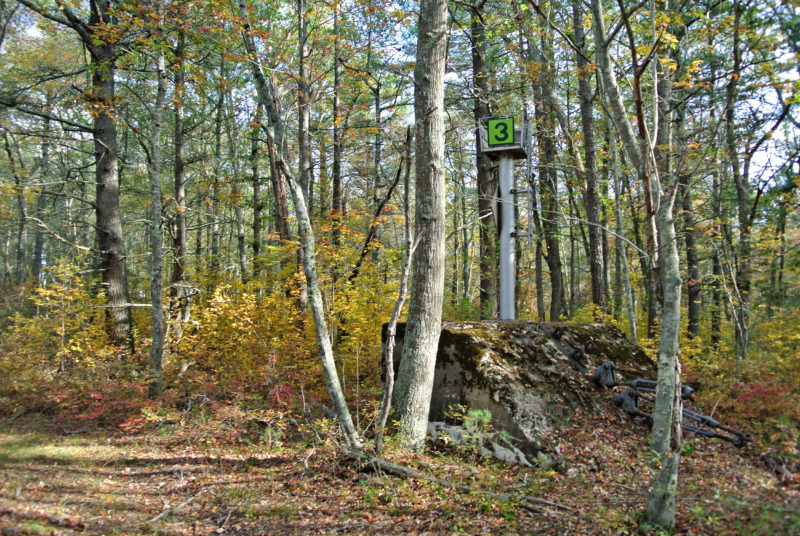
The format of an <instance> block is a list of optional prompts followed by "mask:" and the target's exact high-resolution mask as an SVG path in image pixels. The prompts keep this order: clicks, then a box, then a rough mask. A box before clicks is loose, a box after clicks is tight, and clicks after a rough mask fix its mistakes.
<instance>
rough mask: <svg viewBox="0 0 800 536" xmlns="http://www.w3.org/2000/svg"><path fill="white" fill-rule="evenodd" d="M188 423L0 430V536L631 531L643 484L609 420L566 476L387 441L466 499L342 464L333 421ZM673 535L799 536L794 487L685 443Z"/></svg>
mask: <svg viewBox="0 0 800 536" xmlns="http://www.w3.org/2000/svg"><path fill="white" fill-rule="evenodd" d="M190 415H191V418H189V417H188V416H184V417H182V418H180V419H177V420H176V419H173V420H169V421H163V420H162V421H160V422H159V421H157V420H149V421H141V420H138V421H137V420H133V421H129V422H128V423H126V425H124V426H123V427H122V428H120V427H119V426H115V427H108V426H107V427H105V428H102V427H99V426H97V424H98V423H92V422H88V423H83V426H84V427H83V428H82V429H70V428H68V426H69V423H66V422H63V421H59V420H58V419H56V418H54V417H51V416H50V417H48V416H47V415H41V414H36V413H28V414H25V415H21V416H19V417H18V418H15V419H11V418H5V419H3V421H2V422H3V424H0V534H2V535H4V536H7V535H17V534H192V535H196V534H403V533H405V534H455V533H464V534H634V533H637V528H636V527H637V518H638V516H639V513H640V512H641V510H642V508H643V504H644V501H645V497H646V492H647V487H648V483H649V480H650V476H649V473H648V472H647V469H646V468H647V465H648V463H647V454H646V453H647V442H648V431H647V429H646V428H645V427H644V426H642V425H636V424H633V423H631V422H630V421H629V420H628V419H627V417H623V416H622V415H619V414H616V413H615V412H614V411H613V410H609V412H608V413H606V414H604V415H586V416H584V418H583V419H582V426H581V427H580V428H577V427H576V428H573V429H567V430H561V431H559V432H558V434H557V435H554V436H553V437H552V438H551V440H552V441H553V442H554V444H556V445H558V446H559V449H560V451H561V454H562V456H563V458H564V461H565V468H566V470H565V471H564V472H563V473H560V472H556V471H553V470H541V469H530V468H521V467H517V466H510V465H505V464H501V463H499V462H497V461H494V460H480V459H478V458H477V457H476V456H475V455H474V453H473V452H472V451H471V450H469V449H468V448H464V447H461V448H460V450H448V451H446V452H442V451H437V450H435V449H428V450H426V452H425V453H424V454H410V455H409V454H403V453H401V452H400V451H399V450H398V449H397V448H396V447H395V446H394V445H393V444H392V443H391V441H389V443H388V444H387V447H386V449H385V453H384V454H385V457H386V459H388V460H391V461H392V462H394V463H397V464H401V465H404V466H406V467H410V468H413V469H415V470H416V471H419V472H421V473H424V474H426V475H428V476H431V477H434V479H441V480H444V479H447V480H448V481H450V482H455V483H457V484H460V485H467V486H469V487H471V488H473V489H474V490H475V491H473V492H464V491H458V490H455V489H452V488H451V487H448V486H447V485H445V484H443V483H442V482H439V483H435V482H430V481H426V480H420V479H415V478H402V477H397V476H393V475H388V474H383V473H380V472H375V471H370V470H364V468H363V467H359V466H358V465H357V464H356V463H354V462H350V461H347V460H346V459H344V458H343V457H342V456H340V455H339V454H338V452H337V447H336V444H335V441H334V434H333V432H332V431H333V430H334V427H333V425H332V423H330V422H327V423H326V422H325V421H316V422H315V423H314V424H313V425H311V424H300V423H299V422H298V421H297V420H295V419H293V418H291V417H290V416H289V415H288V414H283V413H279V412H266V411H245V410H242V409H240V408H236V407H233V406H225V405H224V404H220V405H217V407H216V408H215V409H213V410H211V409H209V407H207V408H205V409H203V410H202V411H196V412H194V413H193V414H190ZM484 492H492V493H494V494H500V493H502V494H510V495H511V498H510V499H508V500H502V499H498V498H497V495H495V496H490V495H487V494H486V493H484ZM518 496H534V497H538V498H541V499H546V500H548V501H552V502H554V503H558V504H559V505H562V506H563V507H564V508H555V507H550V506H546V505H540V504H537V505H535V506H534V507H531V505H530V503H528V504H527V505H525V504H523V501H521V500H519V499H516V498H515V497H518ZM677 533H678V534H714V535H716V534H736V535H742V534H759V535H762V534H764V535H766V534H800V487H798V484H797V482H796V481H795V482H790V483H789V484H786V483H783V484H781V483H779V482H778V480H777V479H776V478H775V477H774V476H773V475H772V474H771V473H770V472H769V471H768V469H767V468H766V467H765V466H764V465H763V463H762V462H761V461H760V452H759V451H758V449H757V448H756V447H754V446H753V447H749V448H748V447H745V448H742V449H737V448H735V447H734V446H732V445H731V444H729V443H725V442H720V441H717V440H712V441H709V440H704V439H699V438H696V437H693V436H691V435H690V434H689V435H688V436H687V437H686V438H685V448H684V456H683V458H682V463H681V474H680V487H679V501H678V504H677Z"/></svg>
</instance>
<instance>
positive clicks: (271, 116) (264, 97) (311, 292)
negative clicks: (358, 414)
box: [239, 0, 361, 448]
mask: <svg viewBox="0 0 800 536" xmlns="http://www.w3.org/2000/svg"><path fill="white" fill-rule="evenodd" d="M239 17H240V19H241V20H242V38H243V41H244V44H245V49H246V50H247V54H248V56H249V62H250V69H251V72H252V74H253V78H254V79H255V85H256V91H257V96H258V100H259V102H260V103H261V104H262V105H263V106H264V109H265V110H266V111H267V118H268V124H267V125H263V127H264V128H263V130H264V132H265V133H266V135H267V140H268V142H269V143H270V145H272V146H273V147H280V142H279V138H277V134H278V132H280V133H282V132H283V123H282V119H281V117H280V114H279V113H278V109H277V102H278V101H277V98H276V97H277V95H276V90H275V87H274V86H273V84H272V82H271V81H270V80H268V79H267V78H266V76H265V75H264V70H263V68H262V66H261V62H260V61H259V59H258V51H257V49H256V46H255V41H254V39H253V36H252V35H251V33H250V31H251V30H250V22H249V15H248V12H247V6H246V4H245V2H244V0H240V1H239ZM274 154H275V157H276V159H275V164H276V167H278V168H279V170H280V172H281V173H282V174H283V176H284V177H285V178H286V181H287V182H288V183H289V188H290V190H291V194H292V201H293V202H294V205H295V212H296V213H297V224H298V234H299V237H300V246H301V248H302V249H303V251H304V253H305V254H304V255H303V270H304V272H305V276H306V282H307V284H308V296H309V303H310V306H311V313H312V315H313V317H314V327H315V331H316V335H317V346H318V348H319V353H320V359H321V361H322V370H323V374H324V376H325V385H326V386H327V388H328V394H329V395H330V397H331V400H332V402H333V407H334V411H335V412H336V417H337V419H338V421H339V426H340V428H341V430H342V434H343V435H344V438H345V442H346V444H347V445H348V446H349V447H353V448H358V447H360V445H361V440H360V439H359V437H358V432H357V430H356V428H355V426H354V425H353V419H352V417H351V416H350V411H349V410H348V408H347V402H346V401H345V398H344V393H343V391H342V386H341V383H340V382H339V377H338V374H337V372H336V363H335V361H334V357H333V347H332V346H331V340H330V336H329V332H328V325H327V321H326V320H325V309H324V304H323V302H322V292H321V290H320V286H319V280H318V278H317V268H316V261H315V250H314V249H315V248H314V230H313V228H312V227H311V220H310V218H309V215H308V210H307V206H306V203H305V198H304V197H303V189H302V187H301V186H300V184H298V182H297V181H296V180H295V178H294V174H293V173H292V170H291V168H290V167H289V164H288V163H287V162H286V160H285V159H284V158H283V154H282V153H281V152H280V151H274Z"/></svg>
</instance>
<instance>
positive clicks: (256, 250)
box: [250, 103, 264, 280]
mask: <svg viewBox="0 0 800 536" xmlns="http://www.w3.org/2000/svg"><path fill="white" fill-rule="evenodd" d="M262 110H263V106H261V104H260V103H259V104H258V105H256V112H255V117H253V123H254V124H255V125H256V126H254V127H253V130H252V134H251V139H250V171H251V181H252V186H253V279H256V280H258V277H259V276H260V275H261V265H262V260H261V258H260V256H261V248H262V247H263V245H264V242H263V241H264V237H263V231H262V226H263V225H264V221H263V216H262V213H263V211H264V206H263V201H262V198H261V177H260V176H259V171H260V168H259V150H258V130H259V126H258V125H260V124H261V113H262Z"/></svg>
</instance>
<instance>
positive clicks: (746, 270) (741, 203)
mask: <svg viewBox="0 0 800 536" xmlns="http://www.w3.org/2000/svg"><path fill="white" fill-rule="evenodd" d="M742 11H743V7H742V6H741V4H740V3H739V2H738V1H734V3H733V12H734V22H733V51H732V52H733V69H732V75H731V76H730V78H729V80H728V86H727V88H726V100H725V141H726V143H727V148H728V158H729V159H730V167H731V171H732V172H733V183H734V186H735V187H736V206H737V209H738V211H737V215H738V223H739V245H738V248H737V249H738V251H737V255H736V258H737V260H738V261H737V263H736V270H735V274H736V280H735V281H732V283H733V286H734V288H735V297H734V303H735V306H734V315H733V318H734V333H735V335H736V353H737V356H738V357H739V359H740V360H744V359H746V358H747V350H748V346H749V344H750V280H751V278H752V266H751V264H752V259H751V251H750V225H751V219H750V204H751V200H750V178H749V177H748V176H747V175H748V173H745V172H743V171H742V166H741V164H740V161H739V146H738V145H739V139H738V138H737V136H736V111H735V104H736V100H737V97H738V82H739V77H740V74H741V69H742V65H741V63H742V59H741V49H740V44H741V42H740V31H741V30H740V25H741V24H742V22H741V20H742ZM745 169H746V166H745Z"/></svg>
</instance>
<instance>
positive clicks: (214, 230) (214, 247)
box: [209, 59, 225, 289]
mask: <svg viewBox="0 0 800 536" xmlns="http://www.w3.org/2000/svg"><path fill="white" fill-rule="evenodd" d="M221 61H222V67H221V68H220V76H221V77H222V79H223V80H224V79H225V69H224V66H225V60H224V59H223V60H221ZM218 91H219V96H218V98H217V103H216V110H217V113H216V118H215V119H214V169H213V173H214V176H213V177H212V179H211V205H210V210H211V215H210V217H211V225H210V226H209V232H210V233H211V236H209V243H210V246H211V259H210V261H209V268H210V270H209V271H210V272H211V273H210V274H209V276H210V281H209V283H210V285H211V286H210V287H209V289H211V288H213V287H214V286H216V284H217V283H219V277H220V258H219V253H220V251H219V250H220V241H221V237H220V234H221V229H220V222H219V219H220V218H219V210H220V201H219V200H220V189H221V188H222V177H221V175H222V113H223V111H224V108H225V92H224V91H223V90H222V88H221V87H220V88H219V89H218Z"/></svg>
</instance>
